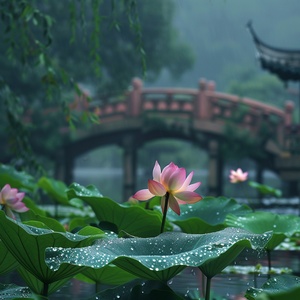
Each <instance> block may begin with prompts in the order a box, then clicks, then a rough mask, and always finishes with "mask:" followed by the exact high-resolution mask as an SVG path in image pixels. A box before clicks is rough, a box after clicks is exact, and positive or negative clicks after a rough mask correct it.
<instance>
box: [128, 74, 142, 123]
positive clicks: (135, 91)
mask: <svg viewBox="0 0 300 300" xmlns="http://www.w3.org/2000/svg"><path fill="white" fill-rule="evenodd" d="M142 88H143V82H142V80H140V79H139V78H133V79H132V91H131V93H130V94H129V98H128V101H129V103H128V106H127V109H128V110H127V115H129V116H134V117H136V116H138V115H139V114H140V112H141V105H142V99H141V95H142Z"/></svg>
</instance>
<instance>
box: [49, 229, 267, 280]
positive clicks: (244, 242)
mask: <svg viewBox="0 0 300 300" xmlns="http://www.w3.org/2000/svg"><path fill="white" fill-rule="evenodd" d="M270 237H271V233H264V234H259V235H257V234H252V233H249V232H247V231H244V230H241V229H237V228H226V229H224V230H222V231H219V232H214V233H208V234H186V233H182V232H166V233H162V234H160V235H159V236H157V237H153V238H129V239H124V238H115V239H107V240H99V241H98V242H97V243H96V244H95V245H93V246H90V247H85V248H77V249H74V248H73V249H72V248H65V249H61V248H47V249H46V263H47V264H48V265H49V267H50V268H51V269H53V270H58V269H59V267H60V266H61V264H64V263H68V264H72V265H77V266H88V267H91V268H96V269H97V268H102V267H104V266H106V265H108V264H110V263H113V264H115V265H117V266H118V267H120V268H122V269H124V270H126V271H127V272H130V273H132V274H134V275H136V276H138V277H141V278H145V279H152V280H160V281H166V280H169V279H170V278H172V277H174V276H175V275H176V274H178V273H179V272H181V271H182V270H183V269H184V268H185V267H187V266H192V267H203V269H205V270H208V272H209V274H208V275H209V276H212V275H216V274H217V273H219V272H220V271H221V270H222V268H225V267H226V266H227V264H229V263H231V261H232V260H233V258H235V257H236V256H237V255H238V254H239V253H240V251H241V250H243V249H244V248H245V247H249V248H254V249H262V248H263V247H264V246H265V245H266V244H267V242H268V240H269V239H270ZM220 255H222V263H220V259H219V257H220Z"/></svg>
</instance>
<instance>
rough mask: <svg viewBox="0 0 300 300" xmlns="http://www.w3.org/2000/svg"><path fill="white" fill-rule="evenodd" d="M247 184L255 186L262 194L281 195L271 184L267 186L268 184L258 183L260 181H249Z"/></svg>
mask: <svg viewBox="0 0 300 300" xmlns="http://www.w3.org/2000/svg"><path fill="white" fill-rule="evenodd" d="M249 185H250V186H251V187H253V188H255V189H256V190H258V191H259V192H260V193H261V194H263V195H269V196H274V197H277V198H279V197H281V196H282V192H281V190H278V189H275V188H273V187H271V186H268V185H265V184H260V183H258V182H255V181H249Z"/></svg>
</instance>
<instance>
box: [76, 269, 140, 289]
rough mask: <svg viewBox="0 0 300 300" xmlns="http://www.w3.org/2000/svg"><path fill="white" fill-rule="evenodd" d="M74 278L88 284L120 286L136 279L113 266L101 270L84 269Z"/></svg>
mask: <svg viewBox="0 0 300 300" xmlns="http://www.w3.org/2000/svg"><path fill="white" fill-rule="evenodd" d="M76 278H77V279H79V280H82V281H86V282H89V283H97V284H109V285H121V284H124V283H127V282H129V281H131V280H133V279H135V278H136V276H134V275H132V274H131V273H128V272H126V271H124V270H123V269H121V268H119V267H117V266H115V265H111V264H110V265H107V266H104V267H103V268H101V269H94V268H89V267H88V268H86V269H84V270H83V271H82V273H81V274H78V275H76Z"/></svg>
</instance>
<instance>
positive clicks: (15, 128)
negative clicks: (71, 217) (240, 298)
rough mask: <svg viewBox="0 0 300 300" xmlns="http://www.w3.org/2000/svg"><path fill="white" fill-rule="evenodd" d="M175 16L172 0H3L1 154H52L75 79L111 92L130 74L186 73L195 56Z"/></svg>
mask: <svg viewBox="0 0 300 300" xmlns="http://www.w3.org/2000/svg"><path fill="white" fill-rule="evenodd" d="M173 15H174V6H173V2H172V1H171V0H165V1H160V0H151V1H139V2H138V1H136V0H123V1H118V2H116V1H114V0H111V1H108V0H107V1H100V0H88V1H84V0H81V1H76V0H66V1H50V0H44V1H37V0H31V1H29V0H0V16H1V19H0V28H1V29H0V30H1V38H0V46H1V49H2V55H1V56H0V67H1V70H2V73H1V74H2V75H1V77H0V97H1V102H0V109H1V110H2V111H3V112H5V113H4V118H3V119H2V123H3V125H4V126H1V129H0V137H1V139H2V141H3V143H2V145H1V149H0V150H1V153H2V155H1V161H2V162H8V161H11V159H12V158H17V157H20V158H21V160H19V161H20V162H21V164H22V165H23V166H24V165H25V164H26V163H27V164H28V165H30V166H33V165H34V164H35V161H36V160H35V158H36V157H37V156H39V157H48V158H50V159H53V158H54V154H55V153H56V152H57V149H58V148H59V147H60V146H61V144H62V142H63V141H66V140H67V139H69V138H70V135H64V136H63V135H60V133H59V131H60V129H61V128H62V127H64V126H67V125H68V122H69V123H70V122H73V121H74V120H75V117H76V115H75V116H74V114H72V112H71V111H70V106H69V105H70V103H71V102H73V101H74V94H75V92H74V88H75V90H76V91H77V93H79V94H80V89H79V87H78V83H82V84H83V85H84V84H86V85H87V84H88V85H89V87H91V90H93V91H95V93H96V94H99V93H101V94H107V93H110V94H111V93H112V94H116V93H120V91H123V90H124V89H126V88H127V86H128V84H129V83H130V80H131V78H132V77H133V76H143V75H146V76H147V77H146V78H147V79H148V80H151V79H154V78H156V76H157V75H158V74H159V73H160V71H161V70H162V69H164V68H165V69H169V70H170V71H171V73H172V74H173V76H174V77H178V76H180V75H181V74H182V73H184V72H185V71H186V70H187V69H188V68H189V67H191V65H192V63H193V56H192V54H191V51H190V49H189V48H188V47H187V46H186V45H185V44H183V43H182V42H181V41H180V40H179V39H178V37H177V34H176V31H174V29H173V28H172V18H173ZM178 56H180V57H181V60H180V61H178V60H177V61H175V60H174V57H178ZM77 117H78V116H77ZM79 118H80V119H93V115H92V114H89V113H87V112H83V113H82V114H81V115H80V116H79ZM31 147H32V148H33V149H31ZM15 161H16V160H15Z"/></svg>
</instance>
